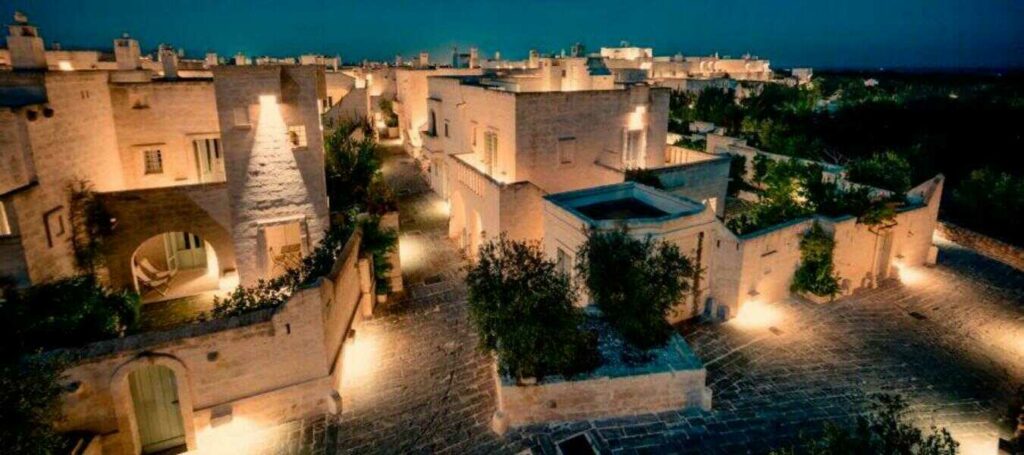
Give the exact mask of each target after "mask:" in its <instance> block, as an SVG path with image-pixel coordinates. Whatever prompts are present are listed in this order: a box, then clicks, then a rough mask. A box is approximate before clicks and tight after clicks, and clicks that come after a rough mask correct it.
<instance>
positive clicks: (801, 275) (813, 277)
mask: <svg viewBox="0 0 1024 455" xmlns="http://www.w3.org/2000/svg"><path fill="white" fill-rule="evenodd" d="M835 246H836V242H835V240H833V239H832V236H831V235H829V233H827V232H825V230H824V229H822V228H821V226H820V225H819V224H818V223H817V222H815V223H814V224H813V225H811V228H810V229H809V230H808V231H807V232H805V233H804V235H803V238H801V239H800V266H799V267H797V269H796V273H794V274H793V283H792V284H791V285H790V290H791V291H793V292H810V293H811V294H814V295H820V296H828V297H834V296H835V295H836V294H838V293H839V277H838V276H837V275H836V273H835V270H834V268H833V265H832V251H833V250H834V249H835Z"/></svg>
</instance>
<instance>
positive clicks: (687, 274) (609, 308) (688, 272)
mask: <svg viewBox="0 0 1024 455" xmlns="http://www.w3.org/2000/svg"><path fill="white" fill-rule="evenodd" d="M576 257H577V263H576V270H577V273H579V275H580V277H581V278H582V279H583V282H584V283H585V284H586V286H587V289H588V290H589V291H590V298H591V299H592V300H593V302H594V304H595V305H596V306H597V308H598V309H600V310H601V313H602V317H603V318H604V319H605V320H606V321H607V322H608V324H609V325H611V326H612V327H614V328H615V329H616V330H617V331H618V332H619V333H620V334H621V335H622V338H623V339H624V340H625V341H626V342H627V343H628V344H629V345H630V346H631V347H633V348H635V349H637V350H640V351H644V350H648V349H652V348H657V347H660V346H663V345H664V344H665V343H666V342H668V339H669V336H670V335H671V334H672V327H671V326H670V325H669V324H668V322H667V321H666V320H665V317H666V316H667V314H668V312H669V310H670V309H671V308H672V307H673V306H674V305H676V304H677V303H679V302H680V301H682V299H683V297H684V295H685V294H686V293H687V291H689V290H690V279H691V277H693V276H694V267H693V265H691V263H690V260H689V259H688V258H687V257H686V256H684V255H683V254H682V252H680V251H679V247H677V246H676V245H674V244H671V243H668V242H664V241H659V242H655V241H653V240H651V239H650V238H646V239H644V240H640V239H636V238H634V237H632V236H630V235H629V233H627V232H626V231H624V230H615V231H609V232H598V231H591V232H589V233H588V234H587V240H586V242H584V244H583V245H582V246H580V249H579V251H578V253H577V255H576Z"/></svg>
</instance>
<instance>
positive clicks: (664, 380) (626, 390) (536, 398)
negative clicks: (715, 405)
mask: <svg viewBox="0 0 1024 455" xmlns="http://www.w3.org/2000/svg"><path fill="white" fill-rule="evenodd" d="M706 375H707V373H706V371H705V370H704V368H700V369H696V370H686V371H669V372H664V373H652V374H640V375H636V376H626V377H618V378H611V377H602V378H594V379H586V380H580V381H564V382H556V383H551V384H538V385H531V386H517V385H514V384H502V385H500V386H499V391H498V396H499V398H500V400H501V403H500V409H501V411H500V412H501V413H503V414H504V418H505V419H506V421H507V422H508V426H512V427H517V426H522V425H528V424H532V423H540V422H561V421H571V420H584V419H594V418H603V417H614V416H619V415H631V414H640V413H655V412H662V411H669V410H674V409H684V408H700V409H704V410H710V409H711V389H709V388H707V387H705V386H704V381H705V377H706Z"/></svg>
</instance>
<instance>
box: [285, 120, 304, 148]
mask: <svg viewBox="0 0 1024 455" xmlns="http://www.w3.org/2000/svg"><path fill="white" fill-rule="evenodd" d="M288 142H289V143H290V144H291V145H292V148H293V149H297V148H303V147H305V146H306V126H305V125H296V126H289V127H288Z"/></svg>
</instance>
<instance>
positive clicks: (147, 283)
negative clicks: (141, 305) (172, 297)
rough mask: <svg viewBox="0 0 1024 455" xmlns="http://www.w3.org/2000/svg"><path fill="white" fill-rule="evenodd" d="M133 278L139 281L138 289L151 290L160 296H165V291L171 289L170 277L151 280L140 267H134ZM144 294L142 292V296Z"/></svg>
mask: <svg viewBox="0 0 1024 455" xmlns="http://www.w3.org/2000/svg"><path fill="white" fill-rule="evenodd" d="M135 278H136V279H137V280H138V281H139V286H140V287H142V288H144V289H151V290H153V291H155V292H156V293H157V294H160V295H161V296H166V295H167V290H168V289H169V288H170V287H171V277H170V276H165V277H163V278H151V277H150V276H149V275H146V272H145V271H144V270H143V269H142V268H141V267H135ZM145 293H146V292H145V291H143V292H142V294H145Z"/></svg>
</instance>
